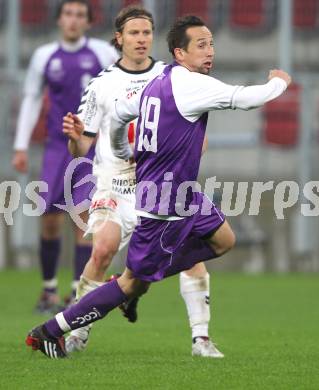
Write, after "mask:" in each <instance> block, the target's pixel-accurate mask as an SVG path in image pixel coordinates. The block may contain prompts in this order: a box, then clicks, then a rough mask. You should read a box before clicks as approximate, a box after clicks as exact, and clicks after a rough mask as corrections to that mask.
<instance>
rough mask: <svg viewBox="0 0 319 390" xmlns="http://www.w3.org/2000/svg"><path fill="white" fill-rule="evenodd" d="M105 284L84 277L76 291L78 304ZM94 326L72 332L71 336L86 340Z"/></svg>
mask: <svg viewBox="0 0 319 390" xmlns="http://www.w3.org/2000/svg"><path fill="white" fill-rule="evenodd" d="M103 284H104V282H96V281H95V280H91V279H88V278H86V277H85V276H83V275H82V276H81V277H80V280H79V283H78V285H77V289H76V298H75V299H76V301H77V302H78V301H79V300H80V299H81V298H82V297H84V295H86V294H88V293H89V292H91V291H93V290H95V289H96V288H98V287H100V286H102V285H103ZM92 325H93V324H90V325H87V326H84V327H83V328H78V329H75V330H72V332H71V335H72V336H76V337H79V338H80V339H81V340H86V339H87V337H88V332H89V331H90V329H91V327H92Z"/></svg>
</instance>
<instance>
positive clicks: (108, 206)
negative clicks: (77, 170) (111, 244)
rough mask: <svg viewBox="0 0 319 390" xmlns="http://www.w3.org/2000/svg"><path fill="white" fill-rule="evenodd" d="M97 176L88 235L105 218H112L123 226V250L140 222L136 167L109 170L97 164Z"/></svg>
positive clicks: (121, 246) (95, 170) (109, 219)
mask: <svg viewBox="0 0 319 390" xmlns="http://www.w3.org/2000/svg"><path fill="white" fill-rule="evenodd" d="M93 173H94V175H95V176H96V178H97V183H96V188H97V189H96V192H95V194H94V196H93V198H92V202H91V206H90V210H89V220H88V228H87V230H86V232H85V234H84V237H89V236H91V235H92V234H93V233H95V232H96V231H97V229H98V228H99V226H101V224H103V222H105V221H112V222H115V223H117V224H118V225H120V227H121V235H122V238H121V243H120V247H119V249H120V250H121V249H122V248H123V247H124V246H125V245H126V244H127V243H128V242H129V240H130V238H131V235H132V233H133V231H134V228H135V226H136V224H137V217H136V212H135V187H136V178H135V167H132V169H130V170H128V171H126V172H125V173H120V174H118V173H116V174H115V173H114V174H112V175H110V174H108V173H107V172H106V170H105V169H102V168H101V167H98V168H94V172H93Z"/></svg>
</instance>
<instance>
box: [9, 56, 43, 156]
mask: <svg viewBox="0 0 319 390" xmlns="http://www.w3.org/2000/svg"><path fill="white" fill-rule="evenodd" d="M43 63H44V60H43V55H42V54H41V51H40V50H39V49H38V50H36V51H35V53H34V54H33V56H32V58H31V61H30V65H29V67H28V70H27V75H26V79H25V83H24V89H23V100H22V103H21V107H20V111H19V116H18V121H17V131H16V136H15V140H14V146H13V147H14V150H26V149H28V146H29V143H30V138H31V135H32V131H33V129H34V126H35V125H36V122H37V120H38V118H39V115H40V111H41V103H42V93H43V86H44V66H43Z"/></svg>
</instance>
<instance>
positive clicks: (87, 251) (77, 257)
mask: <svg viewBox="0 0 319 390" xmlns="http://www.w3.org/2000/svg"><path fill="white" fill-rule="evenodd" d="M91 251H92V246H91V245H76V246H75V251H74V280H80V276H81V275H82V273H83V270H84V267H85V265H86V263H87V262H88V260H89V258H90V256H91Z"/></svg>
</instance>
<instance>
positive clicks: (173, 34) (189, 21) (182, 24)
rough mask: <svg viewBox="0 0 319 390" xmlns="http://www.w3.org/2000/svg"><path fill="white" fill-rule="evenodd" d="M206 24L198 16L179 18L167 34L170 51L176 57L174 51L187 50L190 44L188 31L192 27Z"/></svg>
mask: <svg viewBox="0 0 319 390" xmlns="http://www.w3.org/2000/svg"><path fill="white" fill-rule="evenodd" d="M202 26H206V24H205V23H204V22H203V21H202V19H200V18H199V17H198V16H194V15H187V16H182V17H181V18H178V19H177V20H176V22H175V23H174V25H173V26H172V28H171V29H170V30H169V32H168V34H167V43H168V49H169V51H170V52H171V53H172V54H173V56H174V49H176V48H181V49H184V50H186V49H187V46H188V44H189V42H190V37H189V36H188V35H187V33H186V30H187V29H188V28H190V27H202Z"/></svg>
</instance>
